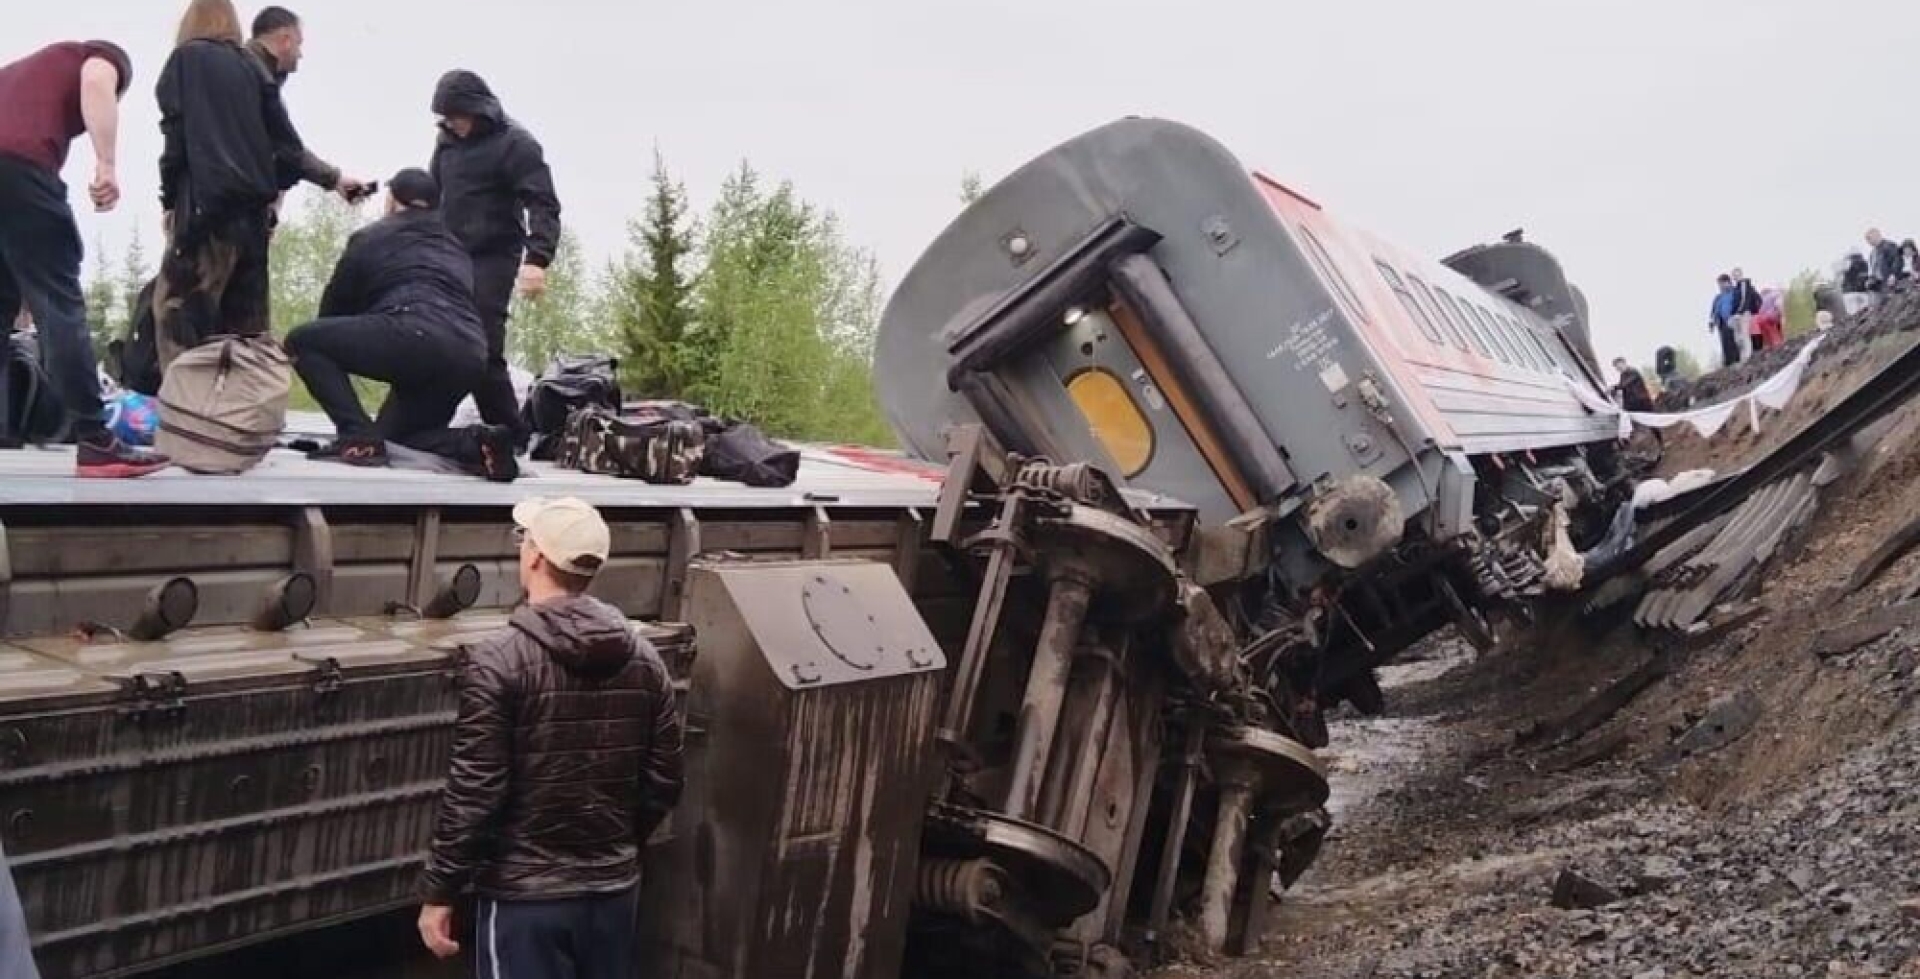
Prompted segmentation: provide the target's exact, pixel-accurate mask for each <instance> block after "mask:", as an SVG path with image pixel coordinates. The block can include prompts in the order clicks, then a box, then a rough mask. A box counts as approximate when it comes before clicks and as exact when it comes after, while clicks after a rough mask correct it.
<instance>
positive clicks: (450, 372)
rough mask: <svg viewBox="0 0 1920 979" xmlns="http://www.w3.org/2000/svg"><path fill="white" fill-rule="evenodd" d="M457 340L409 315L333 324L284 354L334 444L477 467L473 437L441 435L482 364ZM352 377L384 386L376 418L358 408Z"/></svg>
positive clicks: (304, 333) (450, 331)
mask: <svg viewBox="0 0 1920 979" xmlns="http://www.w3.org/2000/svg"><path fill="white" fill-rule="evenodd" d="M463 333H464V331H462V330H459V329H457V328H451V327H449V326H447V325H445V324H442V323H436V322H434V321H433V320H432V319H431V318H429V317H428V316H425V315H422V314H420V313H417V312H393V313H374V314H371V315H367V316H337V317H332V318H328V319H318V320H315V321H313V322H311V323H308V324H307V325H305V326H302V327H299V328H298V329H295V330H294V331H293V332H292V333H290V334H288V335H287V352H288V353H289V354H291V355H292V356H293V369H294V370H295V371H296V372H298V373H299V375H300V379H301V380H302V381H304V382H306V385H307V390H308V391H309V392H311V393H312V394H313V398H314V400H315V401H318V402H320V407H321V409H322V410H324V411H325V412H326V413H327V417H328V418H329V419H331V420H332V421H333V427H334V430H335V431H337V432H339V433H340V435H341V437H343V438H374V437H378V438H381V439H384V440H386V441H389V442H398V443H399V444H401V445H404V446H407V447H408V448H411V449H419V450H420V451H422V452H430V453H432V454H434V455H437V456H441V457H444V458H448V459H452V460H454V461H456V462H459V463H462V464H464V465H478V464H479V462H480V443H479V439H478V438H477V437H476V435H475V433H474V432H473V431H471V430H468V429H451V428H448V427H447V423H448V422H450V421H452V420H453V413H454V411H455V410H456V409H457V408H459V406H460V400H461V399H462V398H465V397H466V396H467V395H468V394H470V393H472V392H473V389H474V385H476V384H478V383H479V381H480V376H481V371H482V370H483V369H484V364H485V361H484V358H483V357H482V352H481V351H480V350H478V349H476V348H475V346H474V345H473V343H472V341H471V340H470V339H469V338H468V337H466V336H464V335H463ZM355 377H366V378H372V379H373V380H376V381H385V382H386V383H387V384H389V385H391V388H390V389H389V390H388V392H387V400H386V403H385V404H384V405H382V406H381V408H380V417H379V418H377V419H375V418H369V417H367V410H366V409H365V408H363V407H361V406H360V396H359V395H358V394H357V393H355V392H354V390H353V378H355Z"/></svg>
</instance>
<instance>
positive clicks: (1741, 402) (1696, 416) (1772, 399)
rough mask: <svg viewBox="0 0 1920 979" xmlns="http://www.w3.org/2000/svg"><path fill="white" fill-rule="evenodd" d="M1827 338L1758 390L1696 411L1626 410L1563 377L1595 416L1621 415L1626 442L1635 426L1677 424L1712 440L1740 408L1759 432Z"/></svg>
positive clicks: (1796, 388) (1808, 347) (1796, 385)
mask: <svg viewBox="0 0 1920 979" xmlns="http://www.w3.org/2000/svg"><path fill="white" fill-rule="evenodd" d="M1825 339H1826V336H1825V335H1824V334H1822V335H1820V336H1816V337H1814V338H1813V339H1812V340H1809V341H1808V342H1807V345H1806V346H1805V347H1802V348H1800V353H1799V355H1798V356H1796V357H1794V358H1793V362H1792V363H1790V364H1788V365H1787V366H1785V367H1782V368H1781V369H1780V370H1779V371H1778V372H1777V373H1775V374H1774V375H1773V376H1772V377H1769V378H1767V380H1766V381H1765V382H1764V383H1762V384H1761V385H1760V386H1759V387H1756V388H1754V389H1753V390H1751V391H1748V392H1747V393H1745V394H1742V395H1740V396H1739V397H1737V398H1734V399H1732V400H1730V401H1723V402H1721V403H1719V404H1716V405H1709V406H1707V407H1705V408H1694V409H1692V410H1691V411H1676V412H1652V411H1625V410H1623V409H1622V408H1621V407H1620V406H1619V405H1617V404H1615V403H1613V402H1611V401H1608V400H1606V399H1605V398H1602V397H1600V395H1599V393H1598V392H1596V391H1594V390H1593V388H1592V387H1590V386H1588V385H1587V384H1585V383H1583V382H1580V381H1576V380H1574V379H1573V378H1571V377H1567V376H1566V375H1564V374H1563V375H1561V376H1562V378H1563V379H1565V381H1566V382H1567V389H1568V390H1570V391H1572V392H1573V395H1574V397H1576V398H1579V399H1580V403H1581V404H1583V405H1585V406H1586V408H1587V410H1588V411H1591V412H1593V413H1594V414H1596V415H1618V416H1619V418H1620V437H1621V438H1623V439H1624V438H1627V437H1629V436H1631V435H1632V434H1633V426H1635V425H1644V426H1646V427H1647V428H1659V429H1666V428H1672V427H1673V426H1675V425H1692V426H1693V430H1694V431H1696V432H1699V433H1700V437H1701V438H1709V439H1710V438H1712V437H1714V436H1715V435H1718V434H1720V431H1721V430H1722V429H1724V428H1726V427H1727V423H1728V422H1730V421H1732V420H1733V417H1734V415H1736V414H1737V413H1739V411H1740V409H1741V408H1745V409H1747V417H1748V419H1749V420H1751V421H1752V422H1753V430H1754V431H1756V432H1757V431H1759V430H1760V409H1762V408H1770V409H1772V410H1774V411H1779V410H1780V409H1782V408H1785V407H1786V406H1787V403H1788V402H1790V401H1792V400H1793V396H1794V394H1796V393H1798V392H1799V390H1800V382H1801V381H1802V380H1804V379H1805V377H1806V374H1807V365H1808V364H1811V363H1813V352H1814V351H1815V350H1818V349H1820V344H1821V342H1822V341H1824V340H1825Z"/></svg>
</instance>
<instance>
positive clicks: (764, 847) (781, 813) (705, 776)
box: [642, 562, 941, 979]
mask: <svg viewBox="0 0 1920 979" xmlns="http://www.w3.org/2000/svg"><path fill="white" fill-rule="evenodd" d="M823 579H824V581H825V582H826V584H825V585H824V586H823V585H822V584H821V582H822V580H823ZM809 583H811V584H814V585H815V586H816V589H818V588H820V587H827V588H833V589H836V590H835V591H833V592H831V593H832V594H839V592H838V591H837V588H838V587H839V586H840V585H842V584H844V585H847V586H848V587H849V588H850V590H851V591H852V592H853V593H854V595H853V596H852V597H853V598H854V599H856V600H857V604H858V606H859V607H861V608H863V609H866V610H869V611H871V612H872V614H873V621H871V622H868V621H865V619H864V617H862V619H860V620H856V621H840V620H836V619H833V618H832V616H834V615H837V614H838V611H839V606H835V605H822V606H820V607H817V608H816V610H815V613H814V616H813V618H812V619H809V617H808V613H807V610H806V607H805V606H804V605H803V601H804V599H803V597H802V595H803V592H804V586H805V585H806V584H809ZM816 594H823V593H821V592H818V591H816ZM688 598H689V609H690V611H691V618H692V619H693V620H694V622H695V624H696V627H697V628H698V630H699V634H700V656H699V659H698V661H697V663H696V666H695V674H694V681H693V692H692V695H691V698H690V700H689V715H688V716H689V723H690V741H689V759H688V761H689V776H688V789H687V795H686V797H685V798H684V799H683V801H682V803H681V805H680V807H679V809H678V810H676V812H675V815H674V819H673V833H672V842H671V843H670V844H668V845H666V846H665V847H663V848H661V849H660V850H658V851H657V852H656V853H655V854H653V859H652V860H651V861H650V865H649V868H648V871H649V875H650V877H649V879H650V883H649V885H648V887H647V890H646V893H647V901H648V904H649V907H648V908H647V909H646V910H645V911H644V912H643V915H642V920H643V922H644V923H645V928H646V935H645V942H646V944H647V945H648V946H649V949H648V951H647V953H646V954H647V956H648V958H647V960H648V961H650V962H654V963H656V967H657V968H659V969H660V970H661V971H662V974H667V975H676V976H682V977H703V979H705V977H711V979H718V977H728V979H746V977H761V976H775V975H779V976H802V975H813V976H832V977H836V979H868V977H872V979H880V977H885V979H895V977H897V975H898V970H899V966H900V960H901V956H902V954H903V950H904V941H905V934H906V927H905V926H906V920H907V915H908V910H909V907H910V905H911V903H912V897H913V888H914V881H915V874H916V869H917V866H918V859H919V840H920V825H921V821H922V820H923V819H924V816H925V811H926V803H927V798H928V790H929V788H930V785H931V778H932V774H933V771H934V762H935V756H934V755H933V753H932V751H931V750H930V749H931V746H932V737H933V729H934V724H935V720H936V714H937V712H938V710H939V706H940V679H941V673H940V665H941V664H940V663H933V664H929V665H925V666H921V665H916V664H915V662H914V661H913V660H912V659H910V652H911V650H912V649H914V648H916V647H918V646H919V645H920V644H921V643H923V642H924V643H931V642H932V638H931V636H930V635H928V634H927V633H926V629H925V626H924V624H921V623H920V620H919V618H918V616H917V615H916V614H915V613H914V609H913V605H912V602H911V600H910V599H909V598H908V596H907V594H906V592H905V590H904V589H902V588H901V587H900V584H899V581H898V579H897V578H896V577H894V575H893V572H892V569H891V568H889V567H888V566H886V565H884V564H849V563H842V562H822V563H797V564H788V565H779V564H765V563H746V562H741V563H728V564H717V565H703V566H696V568H695V570H694V572H693V575H692V578H691V581H690V587H689V595H688ZM829 601H834V600H829ZM820 608H826V609H827V611H825V612H824V613H823V612H821V611H820V610H819V609H820ZM816 621H822V622H826V623H828V624H826V625H825V626H824V629H823V631H825V632H826V633H827V636H828V637H830V638H831V642H829V641H828V640H827V639H823V638H822V637H821V636H820V634H819V633H818V632H816V631H815V628H814V623H815V622H816ZM855 633H860V634H862V635H863V636H864V637H865V638H866V639H867V640H870V645H871V648H872V655H873V659H872V661H871V664H872V665H871V666H870V667H869V668H868V669H865V670H861V669H859V668H858V667H856V666H854V665H852V664H851V663H848V662H846V661H844V660H842V659H841V658H840V657H839V656H838V655H836V654H835V653H834V652H833V648H832V647H837V646H839V645H841V644H845V643H848V642H851V641H852V636H853V635H854V634H855ZM844 651H845V650H843V652H844ZM808 664H814V665H817V666H818V674H817V676H818V678H817V679H815V680H813V681H811V682H808V681H805V680H803V679H802V677H804V676H812V675H815V674H813V673H811V672H810V671H807V670H800V671H798V672H796V669H795V668H796V667H797V666H798V667H804V666H806V665H808ZM829 664H837V665H829ZM745 773H752V775H751V777H742V776H743V774H745Z"/></svg>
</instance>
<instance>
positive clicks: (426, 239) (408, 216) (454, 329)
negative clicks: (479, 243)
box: [320, 208, 487, 357]
mask: <svg viewBox="0 0 1920 979" xmlns="http://www.w3.org/2000/svg"><path fill="white" fill-rule="evenodd" d="M402 311H405V312H410V313H412V314H413V316H414V317H415V320H416V321H417V322H422V323H426V324H429V325H431V326H432V327H434V328H437V329H440V330H443V331H445V333H446V334H447V335H448V337H449V338H450V339H452V340H454V341H455V342H456V344H457V345H459V346H461V347H463V348H467V349H471V350H472V351H474V354H475V356H476V357H478V356H480V355H481V354H482V353H484V352H485V350H486V349H487V340H486V335H485V334H483V333H482V332H481V331H480V314H479V313H477V312H475V311H474V308H473V260H472V259H470V258H468V257H467V253H466V250H465V249H463V248H461V247H460V242H459V240H458V239H456V238H454V236H453V233H452V232H450V231H448V230H447V226H446V224H445V223H444V222H443V221H441V220H440V213H439V212H438V211H434V210H420V209H416V208H407V209H405V210H402V211H399V212H398V213H395V214H390V215H388V216H386V217H384V218H381V219H380V220H378V221H375V222H374V223H372V224H370V225H367V226H366V227H364V228H361V229H360V230H359V231H356V232H354V233H353V236H352V237H351V238H348V239H347V247H346V250H345V251H343V252H341V254H340V261H339V263H338V264H336V265H335V266H334V267H333V278H331V279H329V280H328V281H327V289H326V292H325V293H323V294H322V295H321V297H320V315H321V316H323V317H325V316H364V315H367V314H370V313H395V312H402Z"/></svg>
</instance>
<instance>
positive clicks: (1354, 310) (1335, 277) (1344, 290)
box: [1296, 224, 1367, 323]
mask: <svg viewBox="0 0 1920 979" xmlns="http://www.w3.org/2000/svg"><path fill="white" fill-rule="evenodd" d="M1296 227H1298V228H1299V229H1300V237H1301V238H1302V239H1303V240H1305V241H1306V243H1307V257H1308V258H1310V259H1312V260H1313V264H1314V266H1315V267H1316V268H1318V269H1319V270H1320V278H1322V279H1324V280H1326V282H1327V284H1328V285H1329V286H1331V287H1332V289H1333V294H1334V298H1336V299H1338V300H1339V301H1340V304H1341V305H1342V306H1345V307H1346V310H1347V316H1348V317H1349V318H1351V319H1352V320H1353V321H1354V322H1355V323H1364V322H1366V321H1367V319H1366V315H1365V314H1364V313H1362V312H1361V310H1362V307H1361V305H1360V297H1359V296H1358V295H1357V294H1355V293H1354V291H1353V287H1352V286H1350V285H1348V284H1347V277H1346V276H1344V275H1341V274H1340V266H1339V265H1338V264H1336V263H1335V262H1334V260H1333V255H1331V254H1330V253H1328V251H1327V248H1326V246H1325V245H1322V244H1320V239H1319V238H1316V237H1314V234H1313V232H1312V231H1309V230H1307V226H1306V225H1304V224H1302V225H1296Z"/></svg>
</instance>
